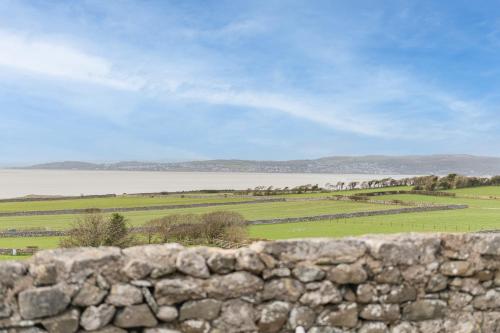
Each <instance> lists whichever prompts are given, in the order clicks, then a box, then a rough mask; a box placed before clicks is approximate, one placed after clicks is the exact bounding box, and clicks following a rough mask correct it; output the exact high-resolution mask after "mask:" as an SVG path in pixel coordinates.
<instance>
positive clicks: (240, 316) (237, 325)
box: [213, 299, 257, 332]
mask: <svg viewBox="0 0 500 333" xmlns="http://www.w3.org/2000/svg"><path fill="white" fill-rule="evenodd" d="M255 317H256V315H255V311H254V308H253V306H252V305H251V304H250V303H247V302H244V301H242V300H238V299H236V300H230V301H227V302H224V304H223V305H222V310H221V314H220V316H219V318H217V319H215V320H214V321H213V327H214V328H215V329H218V330H219V331H220V332H255V331H257V327H256V326H255V319H256V318H255Z"/></svg>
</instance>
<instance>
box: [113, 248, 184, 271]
mask: <svg viewBox="0 0 500 333" xmlns="http://www.w3.org/2000/svg"><path fill="white" fill-rule="evenodd" d="M183 249H184V247H183V246H181V245H179V244H173V243H167V244H159V245H142V246H134V247H129V248H126V249H123V254H124V256H125V257H126V258H127V259H128V260H141V261H145V262H147V263H149V264H150V265H151V266H152V268H153V269H152V271H151V273H150V274H151V277H152V278H154V279H156V278H160V277H163V276H165V275H168V274H172V273H174V272H175V271H176V258H177V254H178V253H179V252H181V251H182V250H183Z"/></svg>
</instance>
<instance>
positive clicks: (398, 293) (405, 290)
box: [380, 284, 417, 304]
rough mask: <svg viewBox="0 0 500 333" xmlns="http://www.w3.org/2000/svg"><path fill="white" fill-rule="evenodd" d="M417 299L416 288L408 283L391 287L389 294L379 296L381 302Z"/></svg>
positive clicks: (394, 302) (393, 302) (400, 301)
mask: <svg viewBox="0 0 500 333" xmlns="http://www.w3.org/2000/svg"><path fill="white" fill-rule="evenodd" d="M416 299H417V289H415V287H412V286H410V285H408V284H403V285H401V286H398V287H395V288H392V289H391V291H390V292H389V294H387V295H384V296H381V297H380V301H381V302H383V303H391V304H400V303H404V302H409V301H414V300H416Z"/></svg>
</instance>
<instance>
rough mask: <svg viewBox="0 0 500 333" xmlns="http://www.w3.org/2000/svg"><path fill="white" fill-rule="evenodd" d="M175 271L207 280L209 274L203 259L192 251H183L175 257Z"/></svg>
mask: <svg viewBox="0 0 500 333" xmlns="http://www.w3.org/2000/svg"><path fill="white" fill-rule="evenodd" d="M175 266H176V267H177V269H178V270H179V271H181V272H183V273H184V274H187V275H191V276H193V277H196V278H208V277H209V276H210V272H209V270H208V266H207V264H206V262H205V259H204V258H203V257H202V256H201V255H200V254H198V253H196V252H195V251H193V250H184V251H182V252H180V253H179V254H178V255H177V261H176V262H175Z"/></svg>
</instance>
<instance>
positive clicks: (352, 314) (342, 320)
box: [317, 303, 358, 328]
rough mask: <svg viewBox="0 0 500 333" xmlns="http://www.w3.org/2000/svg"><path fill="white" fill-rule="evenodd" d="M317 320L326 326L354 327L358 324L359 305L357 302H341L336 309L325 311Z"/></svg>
mask: <svg viewBox="0 0 500 333" xmlns="http://www.w3.org/2000/svg"><path fill="white" fill-rule="evenodd" d="M317 322H318V324H320V325H326V326H337V327H345V328H354V327H356V326H357V325H358V306H357V305H356V303H348V304H340V305H339V306H338V307H337V308H336V309H335V310H325V311H323V312H322V313H321V314H320V315H319V317H318V320H317Z"/></svg>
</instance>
